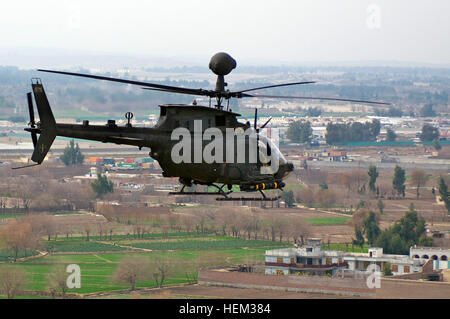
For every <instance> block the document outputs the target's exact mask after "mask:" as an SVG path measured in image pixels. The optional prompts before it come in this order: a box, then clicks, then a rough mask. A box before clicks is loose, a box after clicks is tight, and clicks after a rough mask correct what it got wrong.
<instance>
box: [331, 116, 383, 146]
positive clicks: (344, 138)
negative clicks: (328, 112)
mask: <svg viewBox="0 0 450 319" xmlns="http://www.w3.org/2000/svg"><path fill="white" fill-rule="evenodd" d="M380 128H381V124H380V121H378V120H376V119H375V120H373V121H372V122H366V123H359V122H353V123H351V124H339V123H337V124H333V123H331V122H330V123H328V124H327V133H326V141H327V143H328V144H330V145H332V144H336V143H348V142H371V141H375V140H376V138H377V136H378V134H380Z"/></svg>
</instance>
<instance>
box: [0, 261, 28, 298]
mask: <svg viewBox="0 0 450 319" xmlns="http://www.w3.org/2000/svg"><path fill="white" fill-rule="evenodd" d="M24 286H25V272H24V271H23V270H22V269H19V268H17V267H12V266H6V267H2V268H1V269H0V294H2V295H6V297H7V298H8V299H13V298H14V296H16V295H18V294H20V293H21V292H22V290H23V287H24Z"/></svg>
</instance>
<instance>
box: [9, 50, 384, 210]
mask: <svg viewBox="0 0 450 319" xmlns="http://www.w3.org/2000/svg"><path fill="white" fill-rule="evenodd" d="M236 65H237V64H236V61H235V60H234V59H233V58H232V57H231V56H230V55H229V54H227V53H225V52H219V53H217V54H215V55H214V56H213V57H212V58H211V60H210V63H209V69H210V70H211V71H212V72H213V73H214V74H215V75H217V80H216V87H215V89H213V90H207V89H193V88H184V87H176V86H168V85H162V84H156V83H149V82H141V81H134V80H127V79H120V78H113V77H106V76H100V75H93V74H83V73H73V72H65V71H55V70H45V69H38V71H40V72H47V73H54V74H62V75H70V76H77V77H84V78H90V79H96V80H104V81H112V82H119V83H124V84H132V85H138V86H140V87H141V88H142V89H145V90H150V91H161V92H169V93H177V94H188V95H193V96H206V97H209V105H208V106H206V105H204V106H202V105H197V103H193V105H191V104H162V105H159V107H160V114H159V119H158V121H157V123H156V125H155V126H154V127H150V128H148V127H134V126H133V125H132V124H131V119H132V118H133V113H131V112H127V113H126V114H125V117H126V119H127V123H126V124H125V125H124V126H118V125H117V124H116V122H115V120H108V121H107V123H106V125H91V124H90V123H89V121H88V120H84V121H83V122H82V124H63V123H57V122H56V120H55V117H54V116H53V112H52V109H51V107H50V103H49V101H48V99H47V96H46V93H45V90H44V87H43V84H42V81H41V79H39V78H32V79H31V87H32V93H33V95H34V100H35V102H36V107H37V111H38V113H39V121H38V122H36V120H35V115H34V106H33V98H32V93H31V92H28V93H27V102H28V110H29V115H30V122H29V123H28V125H29V127H27V128H25V131H27V132H30V133H31V138H32V141H33V146H34V151H33V154H32V156H31V160H32V161H33V162H35V164H32V165H27V166H22V167H17V168H24V167H30V166H35V165H40V164H41V163H42V162H43V160H44V159H45V157H46V155H47V153H48V151H49V150H50V148H51V145H52V143H53V141H54V140H55V138H56V136H62V137H70V138H77V139H86V140H94V141H100V142H103V143H115V144H124V145H132V146H137V147H138V148H139V150H141V149H142V148H149V149H150V152H149V156H150V157H152V158H153V159H155V160H156V161H158V163H159V165H160V167H161V169H162V175H163V176H164V177H172V178H173V177H178V178H179V182H180V184H181V185H182V187H181V189H180V190H179V191H176V192H170V193H169V194H171V195H174V194H177V195H220V196H219V197H217V198H216V199H217V200H230V201H233V200H236V201H240V200H255V201H274V200H277V199H279V198H280V196H275V197H268V196H266V194H265V193H264V191H265V190H280V191H283V188H284V187H285V183H284V182H283V180H284V179H285V178H286V177H287V176H288V175H289V174H290V173H291V172H292V171H293V170H294V165H293V164H292V163H291V162H288V161H287V160H286V158H285V157H284V156H283V154H281V152H280V150H279V148H278V147H277V145H275V143H273V142H272V141H271V139H270V138H268V137H267V136H266V135H264V134H262V132H261V130H263V129H264V128H265V127H266V126H267V124H268V123H269V122H270V120H271V118H269V120H268V121H267V122H266V123H264V124H263V125H261V126H260V127H258V124H257V121H258V115H257V109H255V118H254V123H253V125H251V124H250V122H249V121H247V122H245V123H243V122H240V121H239V120H238V117H240V116H241V115H240V114H238V113H235V112H233V111H232V110H231V108H230V105H229V101H230V99H231V98H238V99H239V98H253V97H259V98H272V99H273V98H279V99H310V100H331V101H347V102H355V103H369V104H385V105H386V104H389V103H384V102H374V101H363V100H353V99H340V98H323V97H302V96H277V95H257V94H253V93H249V92H252V91H257V90H263V89H268V88H275V87H282V86H291V85H305V84H312V83H315V82H314V81H303V82H292V83H283V84H275V85H268V86H262V87H255V88H249V89H245V90H241V91H230V90H227V89H226V87H227V83H226V82H225V76H226V75H228V74H229V73H230V72H231V71H232V70H233V69H235V68H236ZM212 99H215V102H216V103H215V105H214V106H211V100H212ZM225 102H227V103H226V106H225ZM38 134H39V138H38V136H37V135H38ZM224 135H225V136H226V138H224V137H223V136H224ZM181 137H183V138H182V139H181ZM213 137H214V138H213ZM212 144H213V145H212ZM206 150H209V153H208V152H206ZM205 155H206V156H205ZM194 185H204V186H209V187H213V189H215V191H213V192H209V191H204V192H200V191H196V188H195V187H194V191H185V189H186V187H188V188H191V187H192V186H194ZM233 185H237V186H238V187H239V189H240V191H241V192H245V193H247V192H259V193H260V194H261V197H233V196H230V194H231V193H233ZM209 187H207V189H209Z"/></svg>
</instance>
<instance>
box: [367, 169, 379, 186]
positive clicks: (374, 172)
mask: <svg viewBox="0 0 450 319" xmlns="http://www.w3.org/2000/svg"><path fill="white" fill-rule="evenodd" d="M367 174H368V175H369V189H370V190H371V191H372V192H375V191H376V188H375V183H376V181H377V178H378V171H377V167H376V166H373V165H370V166H369V171H368V172H367Z"/></svg>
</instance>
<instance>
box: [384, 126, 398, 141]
mask: <svg viewBox="0 0 450 319" xmlns="http://www.w3.org/2000/svg"><path fill="white" fill-rule="evenodd" d="M396 139H397V134H395V132H394V130H392V129H391V128H387V129H386V141H388V142H395V140H396Z"/></svg>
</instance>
